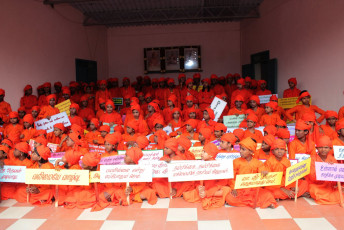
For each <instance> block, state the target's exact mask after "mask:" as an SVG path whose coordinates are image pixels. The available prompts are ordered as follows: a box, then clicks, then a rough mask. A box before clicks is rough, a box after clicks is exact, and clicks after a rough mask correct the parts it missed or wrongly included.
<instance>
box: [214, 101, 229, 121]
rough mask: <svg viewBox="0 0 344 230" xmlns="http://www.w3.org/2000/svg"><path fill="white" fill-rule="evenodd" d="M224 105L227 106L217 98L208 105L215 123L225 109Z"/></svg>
mask: <svg viewBox="0 0 344 230" xmlns="http://www.w3.org/2000/svg"><path fill="white" fill-rule="evenodd" d="M226 105H227V102H225V101H224V100H221V99H220V98H218V97H214V99H213V101H212V102H211V104H210V108H211V109H212V110H213V111H214V114H215V119H214V121H216V122H217V120H218V119H219V118H220V116H221V114H222V112H223V110H224V109H225V107H226Z"/></svg>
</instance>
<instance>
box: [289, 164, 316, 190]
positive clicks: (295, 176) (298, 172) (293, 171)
mask: <svg viewBox="0 0 344 230" xmlns="http://www.w3.org/2000/svg"><path fill="white" fill-rule="evenodd" d="M310 172H311V158H308V159H306V160H304V161H301V162H299V163H297V164H295V165H292V166H290V167H289V168H287V171H286V175H285V186H287V185H289V184H291V183H293V182H295V181H297V180H299V179H301V178H303V177H305V176H307V175H308V174H309V173H310Z"/></svg>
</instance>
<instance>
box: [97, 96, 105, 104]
mask: <svg viewBox="0 0 344 230" xmlns="http://www.w3.org/2000/svg"><path fill="white" fill-rule="evenodd" d="M105 102H106V101H105V100H104V98H101V97H100V98H99V99H98V103H99V104H105Z"/></svg>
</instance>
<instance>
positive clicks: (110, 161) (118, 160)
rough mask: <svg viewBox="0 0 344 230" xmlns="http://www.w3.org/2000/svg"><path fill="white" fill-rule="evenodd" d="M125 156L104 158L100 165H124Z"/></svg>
mask: <svg viewBox="0 0 344 230" xmlns="http://www.w3.org/2000/svg"><path fill="white" fill-rule="evenodd" d="M124 157H125V155H116V156H110V157H103V158H101V159H100V162H99V164H100V165H123V164H124Z"/></svg>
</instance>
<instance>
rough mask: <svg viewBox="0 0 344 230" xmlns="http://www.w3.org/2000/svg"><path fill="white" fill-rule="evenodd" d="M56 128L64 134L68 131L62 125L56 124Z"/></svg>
mask: <svg viewBox="0 0 344 230" xmlns="http://www.w3.org/2000/svg"><path fill="white" fill-rule="evenodd" d="M54 128H58V129H60V130H61V131H62V132H64V131H65V130H66V129H65V127H64V125H63V124H62V123H56V124H55V125H54Z"/></svg>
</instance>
